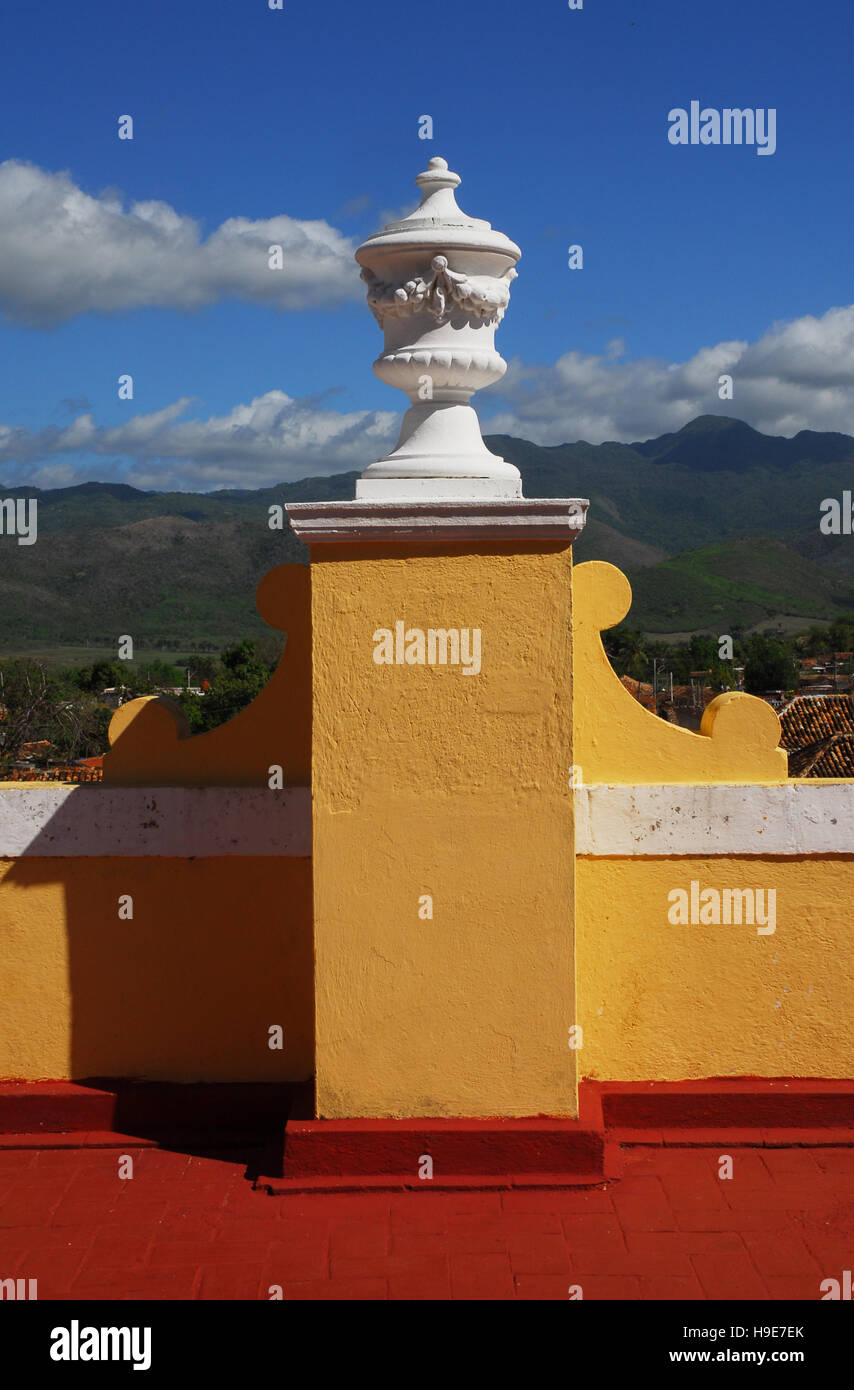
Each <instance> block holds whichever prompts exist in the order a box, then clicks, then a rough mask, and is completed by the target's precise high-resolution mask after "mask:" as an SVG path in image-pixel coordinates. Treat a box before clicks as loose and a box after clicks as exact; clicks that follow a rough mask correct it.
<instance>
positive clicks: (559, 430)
mask: <svg viewBox="0 0 854 1390" xmlns="http://www.w3.org/2000/svg"><path fill="white" fill-rule="evenodd" d="M625 350H626V349H625V343H624V342H623V340H622V339H613V340H612V341H611V342H609V343H608V344H607V346H606V349H605V352H604V354H602V355H599V356H597V355H594V354H585V353H580V352H568V353H565V354H564V355H563V356H562V357H560V358H559V359H558V360H557V362H555V363H554V364H553V365H551V366H532V367H527V366H525V365H524V364H522V363H521V362H514V363H512V364H511V367H510V370H509V371H508V374H507V377H505V379H504V382H502V385H501V392H500V395H501V396H502V397H503V398H504V400H505V402H506V405H507V407H508V408H506V409H504V410H502V411H500V412H499V413H498V414H494V413H493V414H491V415H490V414H488V413H486V412H485V411H483V410H482V411H481V418H482V423H483V428H484V432H485V433H490V434H497V433H505V434H515V435H519V436H521V437H523V438H527V439H532V440H534V441H535V442H537V443H541V444H559V443H561V442H563V441H573V440H577V439H587V440H589V441H590V442H591V443H599V442H601V441H602V440H605V439H615V440H623V441H627V442H628V441H631V440H634V439H645V438H649V437H653V436H655V435H659V434H663V433H665V432H667V431H668V430H677V429H680V428H681V427H682V426H683V425H685V424H687V422H688V421H689V420H692V419H694V418H695V416H697V415H702V414H722V415H730V416H735V417H737V418H739V419H742V420H746V421H748V423H749V424H752V425H754V426H755V427H756V428H757V429H760V430H762V431H763V432H765V433H766V434H782V435H793V434H796V433H797V432H798V430H801V429H813V430H840V431H842V432H843V433H846V434H854V306H851V307H848V308H839V309H830V310H828V312H827V313H826V314H824V315H822V316H821V317H818V318H817V317H813V316H811V315H808V316H805V317H804V318H800V319H796V320H794V321H792V322H791V323H781V324H775V325H774V326H773V327H772V328H770V329H769V330H768V332H767V333H765V334H763V336H762V337H761V338H760V339H759V340H758V341H757V342H756V343H753V344H750V343H746V342H739V341H733V342H725V343H718V344H717V345H716V346H714V347H706V348H701V349H700V350H699V351H698V352H696V353H695V354H694V356H693V357H691V358H690V359H689V360H688V361H687V362H681V363H676V364H672V365H671V364H669V363H667V362H663V361H659V360H655V359H652V358H646V359H640V360H637V361H632V360H631V359H626V358H625V356H624V354H625ZM723 373H727V374H730V375H731V376H732V377H733V382H734V396H733V399H732V400H731V401H721V400H720V399H719V397H718V377H719V376H720V375H722V374H723ZM498 394H499V393H498V392H496V391H492V392H490V393H489V395H490V396H492V398H493V400H494V399H495V397H496V396H497V395H498ZM326 399H328V398H326ZM476 399H477V398H476ZM486 399H487V397H486V396H485V397H484V398H483V400H484V403H485V402H486ZM192 407H193V401H192V399H190V398H189V397H182V398H181V399H179V400H176V401H173V402H172V403H171V404H169V405H167V406H164V407H163V409H161V410H158V411H154V412H151V413H149V414H145V415H135V416H132V417H131V418H129V419H128V420H126V421H124V422H123V423H122V424H120V425H116V426H106V425H99V424H98V423H97V422H96V420H95V417H94V415H93V414H92V412H91V411H89V410H86V411H83V412H82V413H80V414H79V415H77V416H76V418H74V419H73V420H72V421H71V422H70V423H69V424H67V425H64V426H59V425H49V426H46V427H45V428H44V429H41V430H28V429H26V428H24V427H18V428H11V427H9V426H6V425H2V424H0V470H2V473H0V478H2V481H3V483H4V484H5V485H7V486H8V485H11V484H13V483H16V482H22V483H23V482H31V483H33V484H35V485H37V486H42V487H55V486H58V485H59V481H60V480H61V481H62V482H63V483H66V482H70V481H72V478H74V479H76V480H77V481H84V480H85V479H89V478H93V477H100V478H105V477H112V478H115V477H117V476H120V477H122V478H124V479H126V480H127V481H128V482H130V483H133V484H135V485H136V486H137V487H142V488H172V487H178V488H186V489H189V490H194V491H202V492H203V491H207V490H209V489H212V488H217V487H244V488H250V487H259V486H262V485H265V484H272V483H277V482H281V481H287V480H288V479H296V478H303V477H307V476H310V475H312V474H315V475H322V474H329V473H335V472H341V471H345V470H348V469H359V470H361V469H362V468H364V467H365V466H366V465H367V464H369V463H372V462H373V461H374V460H375V459H378V458H382V457H383V455H384V454H386V453H388V452H389V450H390V449H392V448H393V447H394V444H395V442H396V439H397V430H398V426H399V419H400V417H399V415H398V414H396V413H395V412H392V411H368V410H354V411H349V412H343V411H337V410H333V409H331V408H329V406H328V404H326V403H325V399H324V398H306V399H302V400H296V399H294V398H293V397H291V396H288V395H286V394H285V392H284V391H268V392H266V394H264V395H262V396H257V397H256V398H255V399H254V400H252V401H250V402H249V403H248V404H241V405H236V406H234V407H233V408H232V409H231V410H230V411H229V413H228V414H226V415H221V416H211V417H209V418H208V419H198V418H192V417H191V414H190V412H191V409H192ZM70 456H74V457H73V458H71V457H70ZM99 460H103V461H102V462H99Z"/></svg>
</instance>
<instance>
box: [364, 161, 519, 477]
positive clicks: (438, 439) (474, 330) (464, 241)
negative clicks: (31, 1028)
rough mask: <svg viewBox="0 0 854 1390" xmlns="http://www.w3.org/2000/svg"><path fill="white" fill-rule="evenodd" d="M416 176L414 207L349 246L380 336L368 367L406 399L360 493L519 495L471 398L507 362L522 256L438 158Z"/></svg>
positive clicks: (511, 471) (516, 474) (515, 471)
mask: <svg viewBox="0 0 854 1390" xmlns="http://www.w3.org/2000/svg"><path fill="white" fill-rule="evenodd" d="M415 182H416V183H417V184H418V186H419V188H420V189H421V195H422V196H421V205H420V207H418V208H416V209H415V211H414V212H413V213H410V215H409V216H408V217H404V218H403V219H402V220H401V221H400V222H390V223H389V224H388V226H387V227H385V228H384V230H383V231H381V232H378V233H377V234H376V235H375V236H372V237H369V238H368V240H367V241H366V242H364V243H363V244H362V245H361V246H360V247H359V249H358V251H357V252H356V260H357V261H358V262H359V264H360V265H361V267H362V279H363V280H364V281H365V284H366V285H367V287H368V304H369V305H370V307H371V309H372V311H373V314H374V317H375V318H376V320H377V323H378V324H379V325H380V327H381V328H382V330H383V332H384V334H385V344H384V348H383V352H382V354H381V355H380V356H379V357H378V358H377V360H376V362H375V363H374V371H375V372H376V374H377V376H378V377H379V378H380V380H381V381H385V382H387V383H388V385H389V386H396V387H398V388H399V389H400V390H401V391H405V392H406V394H407V396H408V397H409V400H410V402H411V404H410V406H409V409H408V410H407V412H406V414H405V415H404V417H403V423H402V426H401V431H400V438H399V440H398V442H397V446H396V448H395V449H394V451H393V453H391V454H389V455H388V456H387V457H386V458H384V459H380V460H379V462H378V463H373V464H371V465H370V467H369V468H367V469H366V470H365V472H364V473H363V475H362V477H361V478H360V480H359V481H358V482H357V484H356V497H357V498H364V499H366V500H367V499H374V498H375V499H377V500H380V499H381V498H387V499H392V498H400V499H406V498H410V499H413V500H414V499H417V498H419V497H423V498H424V499H425V500H427V499H428V498H431V497H435V498H439V497H444V498H448V499H451V498H454V497H484V498H487V497H492V498H512V497H520V496H521V492H522V484H521V478H520V475H519V470H518V469H517V468H514V467H513V466H512V464H509V463H506V462H505V460H504V459H501V458H498V457H497V455H495V454H491V453H490V452H489V450H488V449H487V448H486V445H485V444H484V442H483V439H482V437H481V433H480V425H479V423H478V419H477V415H476V414H475V411H474V409H473V408H472V406H471V405H470V404H469V402H470V400H471V397H472V395H473V394H474V392H475V391H477V390H479V389H480V388H481V387H482V386H488V385H489V384H490V383H491V382H494V381H498V380H499V379H500V378H501V377H502V376H503V375H504V373H505V371H506V370H507V364H506V362H505V361H504V359H503V358H502V357H501V356H500V355H499V354H498V353H497V352H496V350H495V346H494V339H495V330H496V328H497V327H498V325H499V323H500V322H501V319H502V317H503V315H504V311H505V309H506V308H507V305H508V302H509V299H510V284H511V282H512V281H513V280H514V279H515V277H516V270H515V265H516V262H517V261H518V260H519V257H520V256H521V254H522V253H521V251H520V250H519V247H518V246H516V244H515V243H514V242H512V241H511V240H510V239H509V237H506V236H504V235H503V233H501V232H495V231H493V230H492V228H491V226H490V224H489V223H488V222H484V221H482V220H481V219H480V218H476V217H467V216H466V214H465V213H464V212H462V211H461V210H460V209H459V207H458V206H457V202H456V199H455V197H454V189H455V188H456V187H457V186H458V185H459V183H460V178H459V175H458V174H454V173H452V172H451V171H450V170H449V168H448V165H447V163H446V161H445V160H444V159H438V158H437V159H431V160H430V162H429V164H428V167H427V169H426V170H425V171H424V173H423V174H419V175H418V177H417V179H416V180H415Z"/></svg>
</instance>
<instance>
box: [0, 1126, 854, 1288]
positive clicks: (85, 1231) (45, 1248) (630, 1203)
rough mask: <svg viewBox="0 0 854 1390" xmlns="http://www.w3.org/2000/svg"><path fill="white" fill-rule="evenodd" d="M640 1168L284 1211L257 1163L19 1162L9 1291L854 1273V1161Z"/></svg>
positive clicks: (759, 1278)
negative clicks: (257, 1187)
mask: <svg viewBox="0 0 854 1390" xmlns="http://www.w3.org/2000/svg"><path fill="white" fill-rule="evenodd" d="M724 1151H725V1152H730V1153H731V1154H732V1156H733V1160H734V1176H733V1178H732V1179H731V1180H720V1179H719V1178H718V1177H717V1157H718V1154H719V1152H721V1150H718V1149H714V1150H711V1149H676V1148H669V1149H661V1148H636V1149H632V1150H630V1151H628V1153H627V1157H626V1171H625V1176H624V1177H623V1178H622V1179H621V1181H620V1182H618V1183H612V1184H610V1185H608V1186H603V1187H600V1188H595V1189H588V1190H583V1191H579V1190H576V1191H554V1190H547V1191H534V1192H531V1191H514V1192H503V1193H465V1194H460V1195H455V1194H448V1193H440V1192H430V1191H426V1190H425V1191H418V1192H413V1193H401V1194H395V1193H383V1194H379V1195H377V1194H372V1195H362V1194H358V1193H354V1194H339V1195H322V1196H314V1195H312V1196H309V1197H305V1196H299V1195H294V1196H287V1197H270V1196H268V1195H267V1194H266V1193H263V1192H253V1191H252V1190H251V1186H250V1184H249V1183H248V1182H247V1181H246V1179H245V1177H244V1173H245V1168H244V1166H243V1165H242V1164H240V1163H234V1162H228V1161H225V1160H223V1159H221V1158H198V1157H188V1156H187V1155H185V1154H179V1153H172V1152H165V1151H160V1150H156V1149H137V1150H134V1149H130V1148H129V1149H126V1150H124V1152H126V1153H130V1154H131V1155H132V1157H133V1159H134V1177H133V1178H132V1179H130V1180H128V1179H125V1180H121V1179H120V1178H119V1177H118V1160H119V1153H118V1151H116V1150H115V1149H110V1150H104V1149H66V1150H47V1149H41V1150H23V1151H20V1150H18V1151H14V1150H12V1151H5V1152H0V1279H7V1278H13V1277H17V1278H28V1279H32V1278H36V1279H38V1296H39V1298H40V1299H100V1298H125V1299H141V1298H157V1299H263V1298H269V1297H270V1296H271V1295H270V1286H271V1285H280V1286H281V1288H282V1294H283V1297H284V1298H286V1299H427V1300H429V1299H513V1298H522V1299H566V1298H567V1297H568V1295H569V1289H570V1286H571V1285H580V1286H581V1288H582V1291H583V1297H584V1298H585V1299H682V1298H690V1299H809V1300H817V1299H819V1298H820V1297H821V1292H820V1288H819V1285H820V1283H821V1281H822V1280H823V1279H827V1278H836V1279H841V1278H842V1271H843V1270H845V1269H849V1270H850V1269H854V1149H852V1148H837V1149H834V1148H821V1147H816V1148H809V1149H807V1148H798V1149H767V1148H766V1149H739V1148H737V1147H735V1148H731V1149H729V1150H724Z"/></svg>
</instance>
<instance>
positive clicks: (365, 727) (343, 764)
mask: <svg viewBox="0 0 854 1390" xmlns="http://www.w3.org/2000/svg"><path fill="white" fill-rule="evenodd" d="M315 551H316V553H314V554H313V555H312V562H313V563H312V597H313V665H314V728H313V798H314V873H315V949H316V998H317V1004H316V1028H317V1058H316V1069H317V1110H318V1114H320V1115H326V1116H347V1115H352V1116H418V1115H449V1116H450V1115H469V1116H485V1115H536V1114H538V1113H549V1114H553V1115H571V1114H573V1113H575V1105H576V1092H575V1065H574V1063H575V1055H574V1053H573V1052H572V1051H571V1050H570V1048H569V1045H568V1030H569V1028H570V1026H571V1025H572V1024H573V1023H574V1021H575V1020H574V1003H573V993H574V983H573V978H574V972H573V938H572V890H573V861H572V824H571V816H572V801H571V793H570V789H569V780H568V771H569V766H570V764H571V762H572V756H571V751H572V750H571V720H570V717H569V710H570V707H571V706H570V700H571V688H570V657H571V634H570V552H569V550H568V548H566V547H563V546H560V545H556V544H552V543H549V542H543V543H542V544H541V545H540V546H535V545H532V544H527V545H525V546H512V547H511V546H500V545H497V544H496V545H491V546H490V545H483V544H480V545H479V546H478V553H476V554H475V553H471V552H467V551H466V550H464V549H463V548H462V547H453V546H447V547H441V546H438V545H433V546H423V545H422V546H419V547H418V549H417V551H412V552H408V551H407V549H406V548H405V547H404V546H390V547H388V549H387V550H383V549H382V548H381V547H378V548H369V547H367V546H360V547H359V548H358V549H355V548H353V547H349V548H347V547H338V546H331V545H323V546H317V547H316V548H315ZM399 620H403V621H404V622H405V624H406V628H407V629H413V628H420V629H422V630H427V629H429V628H431V627H433V628H436V627H441V628H449V627H452V628H480V630H481V632H482V647H483V653H482V670H481V672H480V674H478V675H473V676H468V677H467V676H464V675H463V674H462V671H461V669H460V668H459V667H451V666H444V667H443V666H438V665H434V666H429V665H424V666H407V665H376V664H375V663H374V660H373V651H374V644H373V641H372V634H373V633H374V632H375V631H376V630H377V629H379V628H383V627H385V628H389V629H391V628H393V627H394V624H395V622H396V621H399ZM427 894H429V895H431V897H432V900H433V917H432V920H425V919H422V918H420V917H419V900H420V899H421V897H422V896H423V895H427Z"/></svg>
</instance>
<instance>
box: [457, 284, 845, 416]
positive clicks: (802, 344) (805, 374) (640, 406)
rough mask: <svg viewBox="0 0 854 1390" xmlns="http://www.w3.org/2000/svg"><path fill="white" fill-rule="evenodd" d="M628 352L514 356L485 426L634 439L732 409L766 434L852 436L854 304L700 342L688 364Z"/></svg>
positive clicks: (613, 347)
mask: <svg viewBox="0 0 854 1390" xmlns="http://www.w3.org/2000/svg"><path fill="white" fill-rule="evenodd" d="M624 353H625V343H624V342H623V340H622V339H615V340H614V341H613V342H611V343H609V344H608V345H607V347H606V350H605V353H604V354H602V355H595V354H588V353H582V352H567V353H564V354H563V356H562V357H559V358H558V360H557V361H556V362H555V363H553V364H551V365H542V366H525V365H524V364H523V363H521V362H519V361H513V362H511V363H510V366H509V369H508V372H507V375H506V376H505V377H504V379H503V381H502V382H501V384H500V386H498V387H496V388H495V389H494V390H493V391H491V392H490V395H491V396H492V398H493V399H495V397H497V396H500V398H501V399H502V400H503V401H504V402H505V403H506V406H507V407H508V408H506V409H504V410H499V411H498V412H497V413H493V414H491V415H490V417H489V419H488V421H485V428H487V429H488V431H489V432H490V433H495V434H514V435H519V436H521V437H522V438H524V439H531V440H533V441H534V442H535V443H538V444H560V443H563V442H565V441H566V442H572V441H574V440H578V439H586V440H588V441H589V442H590V443H592V444H598V443H601V442H602V441H603V440H606V439H614V440H621V441H623V442H626V443H628V442H631V441H632V440H635V439H646V438H650V437H653V436H655V435H659V434H664V433H666V432H667V431H669V430H678V429H680V428H681V426H682V425H684V424H687V422H688V421H689V420H692V419H694V418H695V417H696V416H698V415H730V416H735V417H736V418H738V419H739V420H746V421H747V423H748V424H750V425H753V427H754V428H755V429H758V430H762V431H763V432H764V433H766V434H782V435H793V434H797V432H798V430H802V429H812V430H839V431H841V432H842V433H845V434H854V305H849V306H847V307H844V308H836V309H829V310H828V311H827V313H825V314H823V315H821V317H815V316H813V315H811V314H808V315H805V316H804V317H803V318H799V319H794V320H792V321H791V322H790V323H778V324H774V325H773V326H772V327H771V328H770V329H769V330H768V331H767V333H764V334H763V336H762V337H761V338H759V339H758V341H757V342H755V343H747V342H741V341H732V342H724V343H718V344H716V346H714V347H704V348H701V349H700V350H699V351H698V352H696V353H695V354H694V356H693V357H691V358H689V359H688V361H687V362H678V363H669V362H666V361H662V360H660V359H656V358H638V359H636V360H634V361H632V360H628V361H626V360H621V359H622V358H623V354H624ZM723 374H729V375H731V376H732V378H733V398H732V400H721V399H720V398H719V396H718V378H719V377H720V376H721V375H723ZM484 399H486V398H484Z"/></svg>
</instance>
